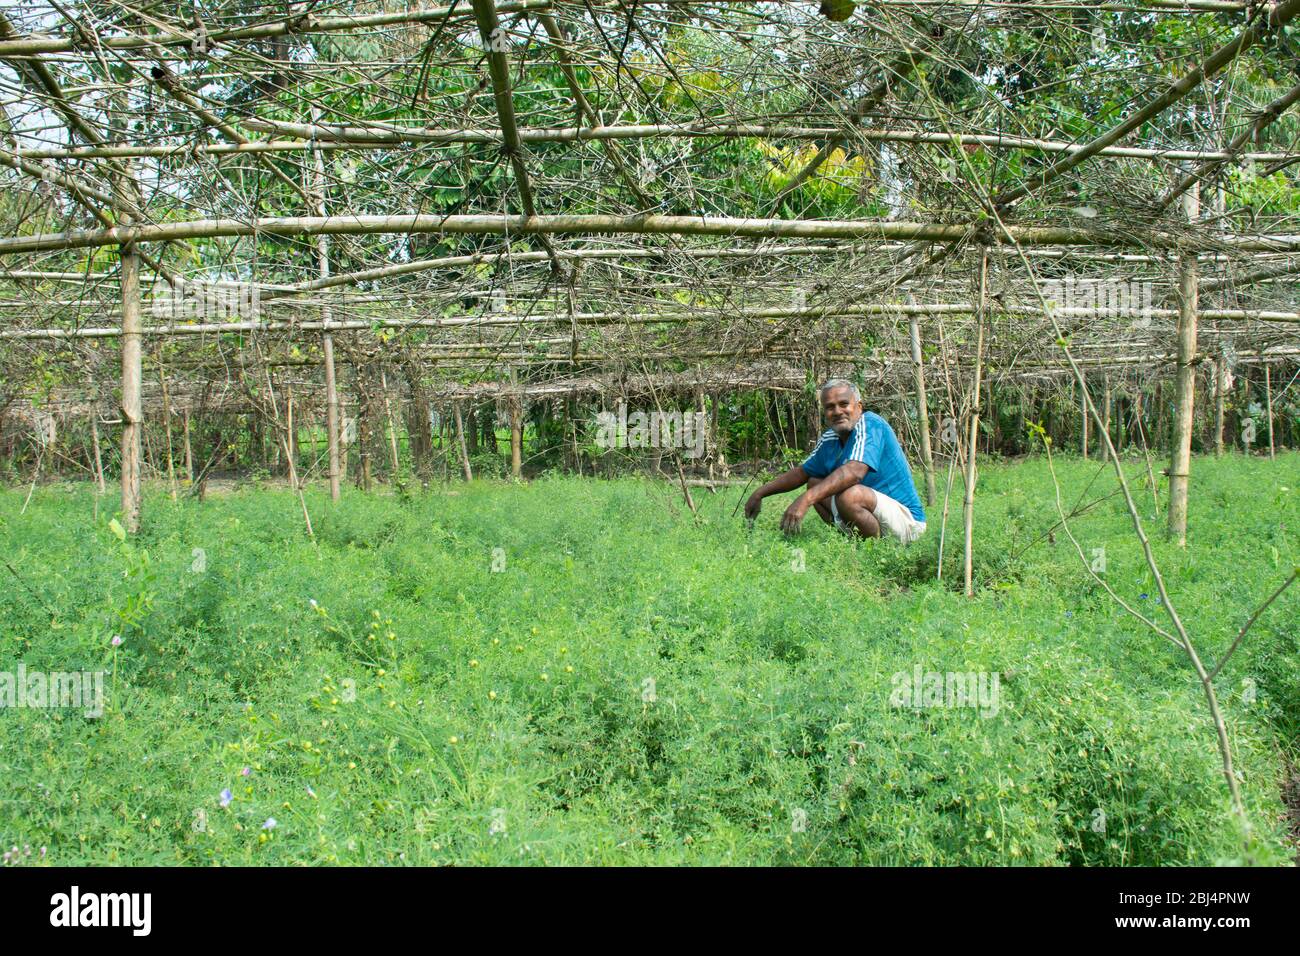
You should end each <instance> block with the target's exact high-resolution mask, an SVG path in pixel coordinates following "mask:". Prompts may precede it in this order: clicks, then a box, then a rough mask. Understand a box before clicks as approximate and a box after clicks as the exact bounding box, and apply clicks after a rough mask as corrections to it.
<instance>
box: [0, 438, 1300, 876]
mask: <svg viewBox="0 0 1300 956" xmlns="http://www.w3.org/2000/svg"><path fill="white" fill-rule="evenodd" d="M1101 467H1102V466H1101V465H1100V464H1099V463H1097V462H1085V461H1081V460H1079V459H1077V458H1076V459H1059V458H1058V459H1057V460H1056V470H1057V473H1058V475H1059V477H1060V480H1061V485H1062V501H1063V502H1064V504H1065V507H1066V508H1067V509H1069V508H1072V507H1073V506H1074V505H1075V503H1076V502H1077V501H1079V500H1083V501H1085V502H1087V501H1091V500H1093V499H1098V498H1100V499H1102V500H1101V501H1100V503H1099V504H1097V505H1096V506H1095V507H1092V508H1091V509H1088V510H1086V511H1085V513H1083V514H1081V515H1079V516H1078V517H1075V518H1074V519H1072V520H1071V522H1070V528H1071V530H1072V531H1073V532H1074V534H1075V535H1076V536H1077V538H1078V541H1079V545H1080V547H1081V548H1082V549H1083V553H1084V556H1085V558H1086V560H1087V561H1088V562H1089V563H1090V564H1092V566H1093V567H1094V568H1096V569H1098V571H1099V575H1100V576H1101V577H1102V579H1103V580H1104V581H1105V582H1106V583H1107V584H1109V585H1110V586H1111V587H1112V588H1114V590H1115V592H1116V593H1117V594H1118V595H1119V596H1121V597H1122V598H1124V600H1125V601H1127V602H1129V603H1130V604H1132V605H1133V606H1134V607H1135V608H1137V609H1139V610H1142V611H1143V612H1144V613H1147V614H1148V615H1150V616H1152V617H1153V618H1155V619H1160V618H1162V613H1163V609H1162V608H1160V607H1159V606H1157V603H1158V602H1157V600H1156V588H1155V587H1154V582H1153V579H1152V577H1151V576H1150V574H1149V572H1148V570H1147V568H1146V565H1145V563H1144V561H1143V558H1142V554H1141V550H1140V547H1139V545H1138V543H1137V539H1136V537H1135V536H1134V534H1133V531H1132V528H1131V525H1130V524H1129V519H1128V515H1127V512H1126V511H1125V509H1124V506H1123V499H1122V498H1120V497H1116V496H1111V497H1107V496H1109V495H1110V493H1111V491H1112V490H1113V489H1114V487H1115V483H1114V477H1113V475H1112V474H1110V473H1109V472H1106V471H1101ZM1125 467H1126V470H1127V472H1128V473H1129V474H1130V475H1131V476H1132V483H1133V487H1134V493H1135V495H1136V496H1137V500H1138V502H1139V504H1140V505H1141V507H1142V511H1143V517H1144V519H1145V520H1146V523H1147V527H1148V529H1149V531H1150V532H1151V536H1152V543H1153V547H1154V550H1155V554H1156V557H1157V559H1158V561H1159V563H1160V566H1161V569H1162V572H1163V574H1164V575H1165V578H1166V581H1167V584H1168V587H1169V590H1170V594H1171V595H1172V597H1173V601H1174V604H1175V607H1176V608H1177V610H1178V612H1179V613H1180V614H1181V615H1182V616H1183V619H1184V621H1185V622H1186V623H1187V626H1188V629H1189V631H1190V633H1191V634H1192V636H1193V638H1194V639H1195V640H1196V642H1197V645H1196V646H1197V649H1198V651H1199V652H1200V654H1201V656H1202V658H1203V659H1204V660H1205V661H1206V662H1207V665H1212V663H1213V662H1215V661H1217V660H1218V658H1219V656H1220V655H1221V654H1222V653H1223V652H1224V650H1225V649H1226V648H1227V647H1228V646H1229V644H1230V643H1231V641H1232V638H1233V636H1234V634H1235V633H1236V631H1237V629H1238V628H1240V627H1241V626H1242V625H1243V624H1244V623H1245V622H1246V620H1247V619H1248V618H1249V616H1250V614H1251V612H1252V611H1253V610H1254V609H1255V608H1257V607H1258V606H1259V605H1260V604H1261V603H1262V602H1263V601H1264V599H1265V598H1267V597H1268V595H1269V594H1270V593H1272V591H1273V590H1274V589H1275V588H1276V587H1277V586H1278V584H1280V583H1281V582H1282V581H1284V580H1285V579H1286V578H1287V576H1288V575H1290V574H1291V573H1292V570H1293V568H1294V567H1295V565H1296V564H1297V563H1300V548H1298V547H1297V541H1298V540H1300V536H1298V535H1297V532H1298V531H1300V492H1297V488H1298V487H1300V454H1296V453H1289V454H1286V455H1283V456H1281V457H1279V458H1278V460H1277V461H1276V462H1269V461H1267V460H1266V459H1245V458H1242V457H1241V456H1229V457H1227V458H1225V459H1222V460H1215V459H1212V458H1206V459H1197V460H1196V462H1195V464H1194V468H1193V475H1194V477H1193V486H1194V489H1195V493H1194V494H1193V495H1192V496H1191V518H1190V522H1189V529H1190V533H1189V544H1188V547H1187V549H1186V551H1181V550H1179V549H1177V548H1175V547H1173V546H1171V545H1169V544H1167V543H1166V542H1165V541H1164V540H1163V536H1162V533H1161V532H1162V530H1163V521H1164V507H1163V506H1164V504H1165V498H1164V495H1163V491H1162V494H1161V499H1160V505H1161V507H1160V509H1159V510H1158V511H1157V510H1156V509H1155V506H1154V505H1153V503H1152V498H1151V492H1150V490H1149V488H1146V487H1144V486H1143V479H1144V476H1145V474H1146V470H1145V466H1144V465H1143V464H1142V463H1141V462H1140V461H1139V460H1133V461H1130V462H1127V463H1126V466H1125ZM1099 471H1100V472H1101V473H1100V474H1098V472H1099ZM958 487H960V482H958ZM27 491H28V489H27V488H26V487H23V488H16V487H15V488H10V489H7V490H4V491H0V553H2V554H3V555H4V557H5V559H6V561H7V562H8V564H9V565H10V566H11V567H8V568H4V569H0V575H2V578H0V580H2V581H3V583H0V671H6V672H14V671H15V670H16V669H17V667H18V665H19V664H22V665H23V666H24V667H25V668H26V669H27V670H28V671H30V672H55V671H65V672H66V671H96V670H100V671H103V672H104V677H103V689H104V700H103V713H102V715H101V716H98V717H95V716H87V715H86V714H85V713H83V712H81V711H78V710H76V709H71V708H68V707H62V708H58V707H51V706H26V707H13V706H10V707H5V708H3V709H0V778H3V780H4V786H3V789H2V790H0V841H2V842H3V844H4V848H5V849H8V848H10V847H12V846H17V847H18V848H19V853H18V854H17V855H15V856H14V857H13V858H12V859H11V860H10V861H9V862H11V863H13V862H17V863H24V862H25V863H37V862H48V863H52V864H198V865H207V864H213V863H220V864H236V865H240V864H255V863H257V864H261V863H268V864H333V863H342V864H361V863H368V864H375V863H380V864H400V863H407V864H477V863H509V864H536V863H552V864H554V863H560V864H570V863H573V864H576V863H611V864H644V863H655V864H658V863H700V864H704V863H733V864H787V863H793V864H1061V865H1068V864H1105V865H1180V864H1214V863H1223V862H1255V863H1261V864H1285V863H1290V862H1292V861H1293V858H1294V856H1295V846H1294V843H1293V842H1292V838H1291V836H1290V835H1289V833H1288V829H1289V828H1288V820H1287V807H1286V802H1285V796H1284V794H1285V792H1286V789H1287V788H1286V776H1287V773H1288V767H1289V765H1290V760H1291V758H1292V757H1293V756H1294V755H1295V752H1296V751H1295V748H1296V740H1297V733H1298V728H1300V655H1298V654H1297V646H1296V633H1295V623H1296V620H1297V617H1298V615H1297V606H1298V603H1300V593H1298V592H1297V591H1295V590H1291V591H1288V592H1286V593H1285V594H1284V595H1283V596H1282V597H1281V598H1279V599H1278V600H1277V601H1276V602H1275V603H1274V604H1273V605H1272V606H1271V607H1270V608H1268V609H1267V610H1266V611H1265V612H1264V613H1263V614H1262V615H1261V617H1260V619H1259V621H1258V622H1257V623H1256V624H1255V625H1254V627H1253V628H1252V629H1251V631H1250V633H1249V634H1248V636H1247V638H1246V640H1245V642H1244V643H1243V646H1242V647H1241V649H1240V650H1239V651H1238V652H1237V654H1236V655H1235V656H1234V657H1233V658H1232V659H1231V660H1230V662H1229V663H1228V665H1227V666H1226V667H1225V668H1224V670H1223V671H1222V673H1220V674H1219V675H1218V677H1217V679H1216V687H1217V689H1218V694H1219V700H1220V703H1221V706H1222V708H1223V712H1224V718H1225V721H1226V724H1227V729H1228V734H1229V737H1230V740H1231V744H1232V750H1233V756H1234V759H1235V762H1236V774H1237V777H1238V779H1239V783H1240V786H1241V789H1242V795H1243V799H1244V802H1245V805H1246V809H1247V813H1248V816H1249V820H1250V828H1249V831H1248V832H1243V831H1242V829H1241V828H1240V827H1239V825H1238V824H1237V823H1236V822H1235V821H1234V817H1233V814H1232V812H1231V808H1230V802H1229V797H1228V789H1227V786H1226V784H1225V780H1224V777H1223V772H1222V765H1221V761H1220V756H1219V753H1218V750H1217V747H1216V739H1215V731H1214V727H1213V725H1212V722H1211V720H1210V717H1209V713H1208V710H1207V708H1206V702H1205V698H1204V695H1203V693H1202V690H1201V687H1200V684H1199V682H1198V681H1197V680H1196V677H1195V674H1194V672H1193V670H1192V668H1191V667H1190V665H1189V663H1188V661H1187V658H1186V656H1185V655H1184V654H1183V653H1182V651H1180V650H1178V649H1177V648H1174V647H1172V646H1171V645H1169V644H1168V643H1167V642H1165V641H1163V640H1162V639H1161V638H1159V637H1158V636H1157V635H1155V634H1153V633H1152V632H1151V631H1150V630H1149V629H1148V628H1147V627H1146V626H1145V625H1143V624H1142V623H1141V622H1140V621H1138V620H1137V619H1135V618H1134V617H1131V616H1129V615H1128V614H1126V613H1125V612H1124V611H1123V610H1122V609H1121V608H1120V607H1119V606H1118V605H1117V603H1116V602H1115V601H1114V600H1113V599H1112V598H1110V597H1109V596H1108V595H1107V594H1106V592H1105V591H1104V590H1103V589H1102V588H1101V587H1100V586H1099V585H1098V584H1097V583H1096V582H1095V581H1094V580H1093V579H1092V578H1091V577H1090V576H1089V574H1088V573H1087V571H1086V568H1085V565H1084V562H1083V561H1081V560H1080V556H1079V553H1078V552H1077V551H1076V550H1075V548H1074V546H1073V545H1072V544H1071V543H1070V540H1069V538H1068V537H1067V536H1066V535H1065V534H1063V533H1062V531H1061V530H1060V529H1057V530H1056V531H1055V532H1054V533H1053V534H1052V535H1051V536H1048V535H1047V532H1048V531H1049V529H1050V528H1051V527H1052V525H1053V524H1054V523H1055V522H1056V520H1057V514H1056V511H1055V506H1054V504H1053V501H1054V492H1053V484H1052V478H1051V474H1050V472H1049V470H1048V467H1047V462H1046V461H1045V459H1043V458H1031V459H1028V460H1025V461H1022V462H1018V463H1007V464H989V465H987V466H985V467H983V468H982V469H981V475H980V485H979V493H978V497H977V502H976V525H975V542H976V548H975V569H976V584H977V593H976V596H975V597H974V598H971V599H968V598H965V597H964V596H962V594H961V593H960V590H961V589H960V575H961V533H960V502H957V503H956V505H955V507H954V508H953V512H952V516H951V517H950V523H949V536H948V554H947V557H946V558H945V563H944V580H943V581H942V583H937V582H936V581H935V576H936V562H937V555H938V542H939V534H938V531H939V511H940V509H939V508H938V507H936V508H934V509H932V512H931V521H930V530H929V532H928V533H927V534H926V536H925V537H924V538H923V539H922V540H921V542H919V543H918V544H916V545H915V546H913V547H911V548H909V549H903V548H900V547H899V546H897V545H894V544H892V543H888V542H885V543H880V542H872V543H854V542H851V541H848V540H845V539H841V538H839V537H838V536H836V535H835V534H834V533H833V532H832V531H831V530H830V529H828V528H826V527H825V526H823V525H822V524H821V522H819V521H816V520H815V517H814V518H812V519H810V520H809V521H807V522H806V523H805V528H804V533H803V535H802V536H801V537H799V538H798V539H795V540H791V541H788V540H785V539H783V538H782V537H781V535H780V534H779V532H778V530H777V527H776V525H777V520H778V518H779V516H780V512H781V508H782V507H783V505H781V504H780V503H779V499H773V500H770V501H768V502H767V506H766V508H765V509H764V511H763V514H762V515H761V516H760V518H759V521H758V523H757V525H756V526H755V528H754V529H753V530H752V531H747V530H746V528H745V526H744V524H743V522H742V521H741V520H740V519H739V518H732V517H731V515H732V510H733V508H734V506H735V503H736V501H737V499H738V498H739V496H740V494H741V489H739V488H728V489H726V490H725V491H724V492H720V493H718V494H716V495H713V494H710V493H708V492H707V491H703V490H700V489H696V500H697V503H698V504H699V506H700V517H699V519H698V520H696V519H693V518H692V516H691V514H690V512H689V511H687V510H686V508H685V506H684V504H683V502H682V500H681V497H680V493H679V492H678V491H677V490H676V489H675V488H674V487H673V486H672V485H670V484H668V483H666V482H652V481H648V480H647V481H642V480H633V479H625V480H616V481H608V482H607V481H593V480H590V479H588V480H578V479H573V478H545V477H543V478H541V479H539V480H537V481H534V482H532V483H530V484H527V485H511V484H506V483H491V482H475V483H472V484H468V485H464V484H462V485H458V486H449V487H448V488H446V489H439V488H434V489H431V490H430V491H428V492H427V493H418V494H414V495H409V496H406V495H363V494H361V493H359V492H351V493H345V495H344V497H343V500H342V501H341V502H340V503H339V504H337V505H334V506H331V504H330V502H329V501H328V498H327V496H326V495H325V494H323V493H322V492H321V491H320V490H319V489H316V490H309V491H308V493H307V498H306V501H307V506H308V508H309V510H310V513H311V516H312V519H313V523H314V527H315V533H316V540H315V541H314V542H313V541H312V540H311V539H309V538H308V537H307V535H306V534H305V532H304V528H303V522H302V514H301V509H300V506H299V502H298V500H297V498H296V496H295V495H293V494H292V493H291V492H289V491H286V490H282V489H267V488H255V487H251V486H250V487H248V488H246V489H242V490H236V491H234V492H232V493H229V494H222V495H213V496H211V497H210V498H209V499H208V500H207V501H205V502H202V503H199V502H195V501H187V502H184V503H183V504H181V505H175V504H173V503H172V502H171V501H170V500H169V498H168V497H167V495H166V494H165V493H164V492H163V491H162V490H161V489H158V490H155V491H153V492H151V493H150V495H149V496H148V500H147V502H146V513H147V515H148V519H147V522H146V525H145V528H144V531H143V532H142V533H141V534H140V535H138V536H132V537H130V538H129V539H127V540H125V541H123V540H119V537H118V536H117V535H116V534H115V533H114V530H113V528H112V527H111V526H110V518H111V517H112V516H111V507H112V505H111V504H110V502H115V499H113V498H104V499H101V501H100V503H99V507H98V509H96V502H95V496H94V493H93V490H92V489H91V488H90V487H89V486H70V485H62V486H54V487H38V488H37V489H36V490H35V492H34V494H33V495H32V497H31V500H30V502H29V503H28V504H27V506H26V510H25V512H24V511H23V505H24V501H25V499H26V497H27ZM96 510H98V517H97V518H96V516H95V515H96ZM1157 515H1158V517H1157ZM1094 549H1104V550H1094ZM114 636H120V638H121V641H120V644H114V642H113V638H114ZM954 673H956V674H959V675H979V683H978V691H979V692H978V693H977V694H975V695H974V697H973V699H965V700H963V699H962V698H961V697H960V695H958V696H957V697H955V698H954V696H953V695H952V694H951V693H948V690H949V689H950V687H949V685H948V684H945V685H944V692H943V693H938V692H936V694H934V695H932V694H930V693H929V689H930V688H931V686H932V683H931V678H930V677H929V676H927V675H933V674H938V675H940V677H939V680H940V681H943V680H945V678H944V676H943V675H951V674H954ZM917 690H920V691H921V692H920V693H913V692H914V691H917ZM28 846H30V847H31V848H32V850H31V855H30V856H27V855H25V854H24V853H23V850H22V848H24V847H28Z"/></svg>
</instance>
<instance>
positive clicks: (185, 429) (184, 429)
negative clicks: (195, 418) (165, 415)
mask: <svg viewBox="0 0 1300 956" xmlns="http://www.w3.org/2000/svg"><path fill="white" fill-rule="evenodd" d="M181 433H182V434H183V435H184V439H185V480H186V481H187V482H188V483H189V484H191V485H192V484H194V448H193V446H192V445H191V444H190V410H189V409H188V408H187V409H185V415H184V417H183V418H182V419H181Z"/></svg>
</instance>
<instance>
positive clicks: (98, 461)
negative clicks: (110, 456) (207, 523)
mask: <svg viewBox="0 0 1300 956" xmlns="http://www.w3.org/2000/svg"><path fill="white" fill-rule="evenodd" d="M1269 435H1270V438H1271V436H1272V424H1271V423H1270V425H1269ZM90 447H91V449H92V450H93V451H94V453H95V487H96V489H97V490H98V493H99V494H101V495H102V494H103V493H104V492H105V491H106V490H107V489H106V488H105V487H104V456H103V454H102V453H101V452H100V449H99V409H98V408H96V409H95V410H93V411H92V412H91V413H90Z"/></svg>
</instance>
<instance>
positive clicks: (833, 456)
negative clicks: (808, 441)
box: [803, 412, 925, 521]
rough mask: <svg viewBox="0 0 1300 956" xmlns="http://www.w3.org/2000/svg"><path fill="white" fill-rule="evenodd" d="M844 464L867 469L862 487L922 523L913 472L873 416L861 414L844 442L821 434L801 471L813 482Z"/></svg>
mask: <svg viewBox="0 0 1300 956" xmlns="http://www.w3.org/2000/svg"><path fill="white" fill-rule="evenodd" d="M846 461H860V462H862V463H863V464H865V465H866V466H867V475H866V477H865V478H863V479H862V484H864V485H866V486H867V487H868V488H871V489H872V490H873V491H879V492H881V493H882V494H886V495H888V496H889V497H891V498H893V499H894V500H895V501H897V502H898V503H899V504H901V505H903V507H905V508H907V510H908V511H910V512H912V517H913V518H915V519H916V520H917V521H924V520H925V511H924V510H923V509H922V508H921V499H920V497H919V496H918V495H917V493H916V485H915V484H914V483H913V482H912V469H911V468H909V467H908V465H907V459H906V458H904V457H903V449H902V448H900V447H899V446H898V437H897V436H896V435H895V434H894V430H893V429H892V428H890V427H889V422H887V421H885V420H884V419H883V418H881V417H880V416H879V415H877V414H876V413H875V412H863V413H862V417H861V418H859V419H858V421H857V424H855V425H854V426H853V431H852V433H851V434H850V435H849V436H848V438H846V439H845V440H844V441H842V442H841V441H840V436H839V435H837V434H835V429H833V428H828V429H826V431H824V432H822V437H821V438H819V439H818V440H817V446H816V447H815V448H813V450H812V454H811V455H809V456H808V457H807V458H806V459H805V460H804V463H803V470H804V471H806V472H808V474H809V475H811V476H812V477H814V478H825V477H826V476H827V475H829V474H830V473H831V472H832V471H834V470H835V469H836V468H838V467H840V465H842V464H844V463H845V462H846Z"/></svg>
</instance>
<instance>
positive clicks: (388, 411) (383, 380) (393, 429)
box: [379, 368, 400, 481]
mask: <svg viewBox="0 0 1300 956" xmlns="http://www.w3.org/2000/svg"><path fill="white" fill-rule="evenodd" d="M379 386H380V388H382V389H383V390H384V415H385V416H386V417H387V418H388V447H389V450H390V451H391V452H392V455H393V480H394V481H396V480H397V471H398V468H399V467H400V465H399V460H398V457H397V425H396V424H394V422H393V404H392V402H390V401H389V399H388V373H387V372H385V371H384V370H383V369H382V368H381V369H380V370H379Z"/></svg>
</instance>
